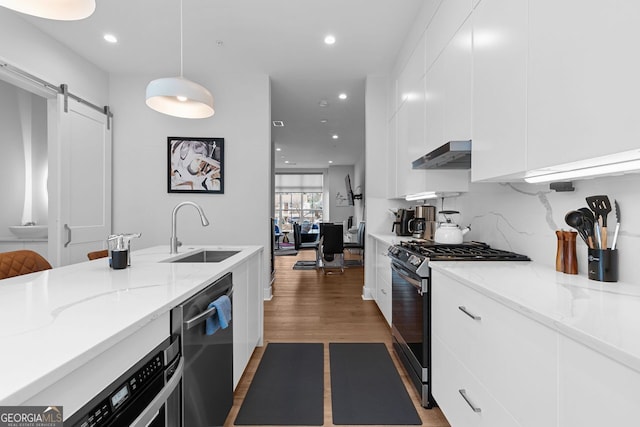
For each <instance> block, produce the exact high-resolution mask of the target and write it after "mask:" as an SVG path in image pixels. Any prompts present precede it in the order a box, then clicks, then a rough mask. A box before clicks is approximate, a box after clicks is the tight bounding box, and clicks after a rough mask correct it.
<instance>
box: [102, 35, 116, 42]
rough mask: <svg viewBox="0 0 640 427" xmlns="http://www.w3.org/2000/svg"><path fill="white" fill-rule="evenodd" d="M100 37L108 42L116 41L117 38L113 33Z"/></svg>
mask: <svg viewBox="0 0 640 427" xmlns="http://www.w3.org/2000/svg"><path fill="white" fill-rule="evenodd" d="M102 38H103V39H104V40H105V41H108V42H109V43H118V38H117V37H116V36H114V35H113V34H105V35H104V36H102Z"/></svg>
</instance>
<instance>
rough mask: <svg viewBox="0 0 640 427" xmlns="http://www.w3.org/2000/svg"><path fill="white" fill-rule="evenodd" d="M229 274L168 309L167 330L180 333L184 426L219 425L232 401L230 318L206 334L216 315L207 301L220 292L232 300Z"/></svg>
mask: <svg viewBox="0 0 640 427" xmlns="http://www.w3.org/2000/svg"><path fill="white" fill-rule="evenodd" d="M232 293H233V281H232V276H231V273H228V274H226V275H225V276H223V277H222V278H220V279H218V280H216V281H215V282H213V283H211V284H210V285H209V286H207V287H206V288H205V289H204V290H202V291H201V292H199V293H198V294H196V295H194V296H193V297H191V298H189V299H188V300H187V301H185V302H184V303H183V304H181V305H179V306H177V307H176V308H174V309H173V310H172V312H171V329H172V332H173V333H174V334H176V335H180V336H182V355H183V357H184V361H185V367H184V373H183V380H182V407H183V411H182V415H183V424H182V425H183V426H184V427H208V426H222V425H224V422H225V419H226V418H227V415H228V414H229V411H230V410H231V406H232V404H233V319H232V320H231V322H229V326H228V327H227V328H225V329H218V330H217V331H216V332H215V333H214V334H212V335H207V334H206V326H205V323H206V320H207V319H208V318H210V317H212V316H216V315H217V313H216V309H215V308H214V307H212V308H208V306H209V304H210V303H211V302H213V301H215V300H216V299H218V298H219V297H220V296H222V295H227V296H228V297H229V298H230V299H231V301H232V303H233V298H232Z"/></svg>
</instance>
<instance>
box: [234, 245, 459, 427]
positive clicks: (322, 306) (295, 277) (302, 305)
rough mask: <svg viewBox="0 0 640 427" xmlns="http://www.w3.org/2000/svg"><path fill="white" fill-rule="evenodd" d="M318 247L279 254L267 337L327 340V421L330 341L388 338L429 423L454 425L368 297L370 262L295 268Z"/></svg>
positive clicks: (267, 309)
mask: <svg viewBox="0 0 640 427" xmlns="http://www.w3.org/2000/svg"><path fill="white" fill-rule="evenodd" d="M314 256H315V252H314V251H300V252H299V254H298V255H297V256H277V257H275V268H276V275H275V281H274V285H273V299H272V300H271V301H265V304H264V343H265V345H267V344H268V343H270V342H322V343H324V344H325V353H324V359H325V375H324V399H325V400H324V425H327V426H331V425H334V424H333V423H332V414H331V381H330V376H329V346H328V343H329V342H383V343H385V344H386V346H387V348H388V350H389V353H390V354H391V356H392V358H393V360H394V363H395V364H396V366H397V368H398V372H399V373H400V374H401V376H402V379H403V381H404V383H405V386H406V388H407V391H408V392H409V394H410V396H411V398H412V400H413V402H414V404H415V407H416V410H417V411H418V414H419V415H420V418H421V419H422V423H423V426H426V427H448V426H449V424H448V423H447V420H446V419H445V417H444V415H443V414H442V412H441V411H440V410H439V409H438V408H434V409H424V408H422V407H421V406H420V403H419V397H418V394H417V392H416V391H415V389H414V388H413V386H412V385H411V384H410V382H409V379H408V378H407V377H406V376H405V374H404V370H403V368H402V367H401V365H400V362H399V361H398V360H397V358H396V355H395V353H394V351H393V348H392V344H391V332H390V329H389V325H388V324H387V322H386V321H385V319H384V317H383V316H382V314H381V313H380V311H379V310H378V306H377V305H376V303H375V302H374V301H364V300H362V286H363V284H364V268H363V267H350V268H347V269H345V272H344V273H343V274H341V273H340V272H339V271H338V272H337V273H335V274H326V275H325V274H323V272H322V271H316V270H293V265H294V264H295V262H296V261H297V260H301V259H305V260H313V259H314ZM263 352H264V347H261V348H257V349H256V350H255V352H254V354H253V356H252V358H251V361H250V362H249V366H248V367H247V370H246V371H245V374H244V376H243V377H242V379H241V380H240V384H238V387H237V389H236V392H235V396H234V405H233V408H232V409H231V412H230V414H229V417H228V418H227V421H226V423H225V426H233V421H234V420H235V418H236V415H237V413H238V410H239V409H240V405H241V404H242V400H243V398H244V396H245V395H246V392H247V389H248V387H249V384H250V383H251V380H252V378H253V375H254V374H255V371H256V368H257V367H258V363H259V362H260V358H261V357H262V354H263Z"/></svg>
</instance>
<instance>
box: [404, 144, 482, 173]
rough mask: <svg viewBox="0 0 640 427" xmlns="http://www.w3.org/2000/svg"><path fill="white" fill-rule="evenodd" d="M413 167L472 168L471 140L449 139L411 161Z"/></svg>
mask: <svg viewBox="0 0 640 427" xmlns="http://www.w3.org/2000/svg"><path fill="white" fill-rule="evenodd" d="M411 167H412V169H471V140H467V141H449V142H447V143H446V144H444V145H441V146H440V147H438V148H436V149H435V150H433V151H432V152H430V153H428V154H425V155H424V156H422V157H420V158H419V159H417V160H414V161H413V162H412V163H411Z"/></svg>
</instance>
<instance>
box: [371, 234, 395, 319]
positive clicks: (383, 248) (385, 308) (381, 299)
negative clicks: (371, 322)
mask: <svg viewBox="0 0 640 427" xmlns="http://www.w3.org/2000/svg"><path fill="white" fill-rule="evenodd" d="M388 247H389V244H388V243H386V242H383V241H382V240H377V241H376V247H375V249H376V252H375V265H376V297H375V298H376V304H378V308H379V309H380V311H381V312H382V314H383V315H384V318H385V319H386V320H387V323H388V324H389V325H391V265H390V260H389V257H388V256H387V248H388Z"/></svg>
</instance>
